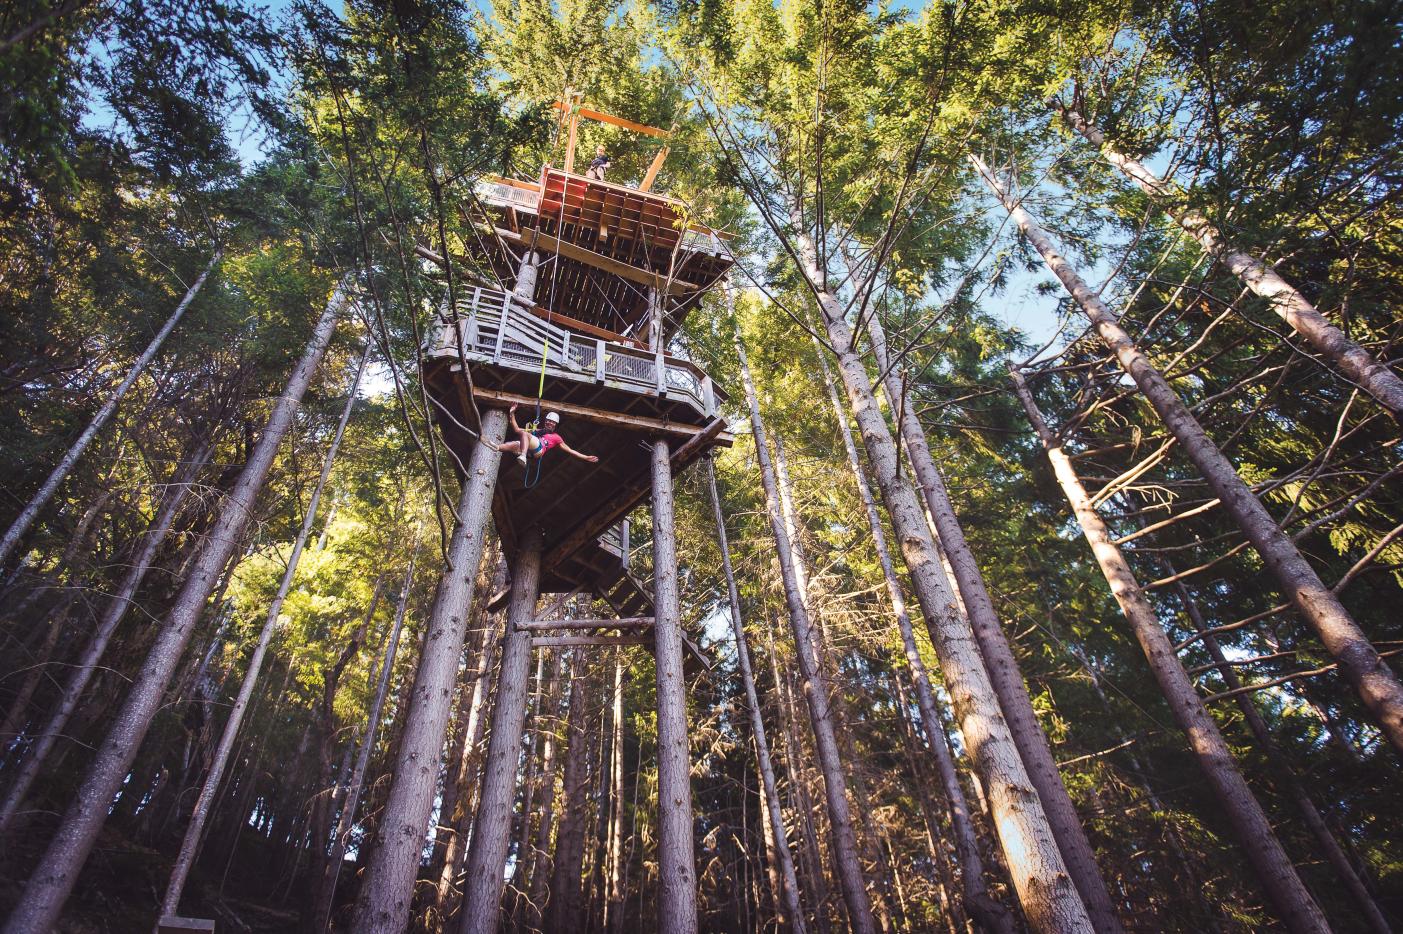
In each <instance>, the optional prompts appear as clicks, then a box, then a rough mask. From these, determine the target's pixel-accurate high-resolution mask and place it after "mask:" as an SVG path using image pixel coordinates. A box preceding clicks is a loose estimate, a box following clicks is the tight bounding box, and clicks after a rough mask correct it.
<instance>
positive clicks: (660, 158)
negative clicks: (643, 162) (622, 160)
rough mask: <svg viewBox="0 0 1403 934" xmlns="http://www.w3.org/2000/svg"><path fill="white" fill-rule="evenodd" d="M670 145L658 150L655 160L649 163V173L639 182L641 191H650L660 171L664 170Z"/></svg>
mask: <svg viewBox="0 0 1403 934" xmlns="http://www.w3.org/2000/svg"><path fill="white" fill-rule="evenodd" d="M669 149H670V147H668V146H664V147H663V148H662V149H659V150H658V154H657V155H656V156H654V157H653V161H652V162H651V163H649V165H648V173H647V174H646V175H644V176H643V181H641V182H639V183H638V190H639V191H650V190H651V189H652V187H653V182H655V181H657V179H658V173H659V172H661V171H662V168H663V162H664V161H665V160H666V159H667V154H668V151H669Z"/></svg>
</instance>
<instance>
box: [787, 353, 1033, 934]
mask: <svg viewBox="0 0 1403 934" xmlns="http://www.w3.org/2000/svg"><path fill="white" fill-rule="evenodd" d="M815 349H816V350H817V351H818V353H817V356H818V362H819V368H820V370H821V371H822V373H823V381H824V384H825V385H826V386H827V388H828V400H829V402H830V403H831V404H832V406H833V414H834V415H835V417H836V418H837V420H838V434H839V435H840V436H841V437H842V439H843V449H844V450H845V451H846V452H847V455H848V467H849V469H850V470H851V471H852V475H853V482H854V483H856V484H857V492H858V496H859V497H860V498H861V499H862V506H863V509H864V510H865V511H866V513H867V525H868V528H869V529H871V532H872V546H873V548H875V549H876V552H877V561H878V563H879V564H880V565H881V567H882V576H883V578H884V579H885V581H886V585H887V596H888V598H889V599H890V600H891V605H892V615H893V616H895V617H896V624H897V628H898V629H899V630H900V631H901V644H902V647H903V649H904V650H905V653H906V665H907V667H908V668H909V669H910V670H911V682H912V684H913V685H914V686H915V689H916V706H917V709H918V710H920V713H921V732H922V733H924V734H925V737H926V746H927V748H928V750H929V751H930V755H931V758H932V759H933V760H934V762H935V771H936V774H937V775H939V776H940V783H941V785H942V786H944V789H945V800H946V805H947V807H948V808H949V810H950V829H951V831H952V832H953V834H954V844H955V852H956V853H957V854H958V856H959V860H960V874H961V890H962V892H963V895H964V902H965V908H966V909H967V910H968V911H969V913H970V915H971V916H973V917H974V918H976V919H977V920H978V921H979V923H980V925H981V926H982V927H983V928H984V930H986V931H988V932H991V934H995V932H998V934H1012V932H1013V930H1014V923H1013V919H1012V917H1010V916H1009V913H1008V909H1007V908H1005V907H1004V906H1003V905H1001V904H1000V903H999V902H998V901H997V900H996V899H995V898H994V897H993V896H991V895H990V894H989V889H988V886H987V885H986V884H985V881H984V862H983V860H982V859H981V858H980V855H979V846H978V843H977V840H976V837H975V833H974V824H973V823H972V821H971V820H970V814H969V803H968V802H967V801H966V800H965V794H964V790H963V789H962V788H961V787H960V779H959V775H958V773H957V772H956V771H955V760H954V759H953V758H952V757H951V755H950V749H949V747H948V746H947V745H946V742H947V740H946V737H945V726H944V723H943V722H942V721H941V719H940V714H939V713H937V712H936V709H935V693H934V692H933V691H932V690H931V686H930V676H929V674H928V673H927V671H926V665H925V662H924V661H923V660H922V659H921V651H920V648H919V647H918V646H917V645H916V633H915V630H914V629H913V628H912V627H911V614H910V613H909V612H908V611H907V609H906V595H905V594H904V593H902V589H901V581H900V580H898V579H897V576H896V567H895V565H893V564H892V559H891V552H890V551H889V550H888V548H887V536H886V531H885V530H884V529H883V527H882V517H881V514H880V513H878V512H877V503H876V501H875V500H874V499H873V498H872V489H871V487H869V486H868V484H867V475H866V473H864V472H863V469H862V463H861V461H859V460H858V456H857V446H856V445H855V444H854V443H853V437H852V431H851V429H850V428H849V427H848V418H847V412H846V411H844V409H843V404H842V401H841V400H840V399H839V398H838V387H837V385H836V384H835V383H834V382H833V375H832V373H831V372H830V371H829V369H828V361H827V360H825V359H824V358H823V351H822V348H820V347H817V339H815ZM884 369H885V367H884Z"/></svg>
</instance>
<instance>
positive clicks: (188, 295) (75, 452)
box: [0, 247, 224, 567]
mask: <svg viewBox="0 0 1403 934" xmlns="http://www.w3.org/2000/svg"><path fill="white" fill-rule="evenodd" d="M223 255H224V250H223V248H222V247H221V248H220V249H218V250H215V251H214V255H213V256H211V257H210V261H209V265H207V266H206V267H205V269H204V271H203V272H201V273H200V275H199V278H197V279H196V280H195V281H194V283H192V284H191V286H190V288H188V289H186V290H185V296H184V297H183V298H181V300H180V303H179V304H178V305H176V306H175V311H173V312H171V316H170V317H169V318H167V319H166V323H165V324H163V325H162V326H161V329H160V330H159V331H157V332H156V336H155V337H153V338H151V342H150V343H149V344H147V345H146V349H145V350H143V351H142V352H141V356H140V357H137V358H136V362H134V363H133V364H132V365H131V369H129V370H127V375H126V377H125V378H124V379H123V380H122V382H121V383H120V384H119V385H118V386H117V388H116V389H115V390H114V391H113V393H112V395H111V396H110V397H109V398H108V400H107V401H106V402H105V403H103V405H102V408H100V409H98V412H97V414H96V415H94V416H93V419H92V421H90V422H88V426H87V427H86V428H84V429H83V433H82V434H80V435H79V436H78V439H77V440H76V441H74V442H73V444H72V445H71V446H70V447H69V448H68V451H67V452H66V453H65V454H64V455H63V457H62V458H61V459H60V460H59V462H58V465H57V466H55V467H54V469H53V472H52V473H50V474H49V476H48V478H47V479H46V480H45V481H44V483H43V485H42V486H40V487H39V490H38V492H36V493H35V494H34V496H33V497H31V498H30V500H29V502H28V503H27V504H25V507H24V509H23V511H21V512H20V514H19V515H18V516H16V517H15V521H14V522H12V523H11V524H10V528H9V529H8V530H7V531H6V532H5V537H4V538H3V539H0V567H4V566H5V563H6V562H7V561H9V560H10V555H11V554H12V553H13V552H14V550H15V548H16V546H18V545H19V542H20V539H21V538H22V537H23V536H24V533H25V532H27V531H29V527H30V526H31V525H33V524H34V520H35V519H37V518H38V517H39V511H40V510H41V509H43V508H44V507H45V506H46V505H48V502H49V500H51V499H53V497H54V494H55V493H57V492H58V488H59V485H60V484H61V483H63V481H64V479H65V478H66V477H67V476H68V475H69V474H70V473H72V472H73V467H74V465H75V464H77V463H78V458H80V457H82V456H83V452H84V451H86V450H87V449H88V445H90V444H92V443H93V439H94V438H96V437H97V434H98V432H100V431H101V430H102V428H103V426H104V425H106V424H107V422H108V421H109V420H110V419H111V418H112V413H114V412H116V411H117V405H118V404H119V403H120V402H121V401H122V397H123V396H125V395H126V394H127V392H128V391H129V390H130V389H131V388H132V386H134V385H136V381H137V380H138V379H140V378H141V374H142V373H145V372H146V368H147V367H148V366H150V364H151V361H152V360H154V359H155V358H156V354H157V353H158V352H159V351H160V349H161V345H162V344H164V343H165V342H166V338H167V337H170V333H171V331H174V330H175V326H176V325H177V324H179V323H180V319H181V318H182V317H184V315H185V310H186V309H187V308H189V307H190V303H191V302H193V301H194V300H195V296H196V295H198V294H200V289H202V288H203V287H204V284H205V280H206V279H208V278H209V274H210V273H211V272H213V271H214V267H215V266H217V265H219V260H220V257H222V256H223Z"/></svg>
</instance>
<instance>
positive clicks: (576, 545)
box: [419, 95, 733, 930]
mask: <svg viewBox="0 0 1403 934" xmlns="http://www.w3.org/2000/svg"><path fill="white" fill-rule="evenodd" d="M567 97H568V98H569V100H568V103H566V104H557V107H558V108H559V109H560V111H561V113H562V119H561V125H560V132H561V136H562V137H563V138H564V142H565V150H564V152H565V155H564V159H563V167H561V168H556V167H554V166H551V165H546V166H545V167H544V168H543V169H542V170H541V173H540V175H539V176H538V177H537V178H535V179H533V180H521V179H511V178H501V177H494V176H489V177H486V178H484V179H482V180H481V181H480V182H479V183H478V184H477V186H476V191H475V195H476V197H475V199H473V201H474V203H473V204H472V205H471V206H465V208H464V210H465V211H466V212H467V213H468V215H469V216H470V217H472V218H473V219H474V220H475V221H476V224H475V227H476V231H477V233H478V234H479V235H480V236H479V237H478V238H477V241H476V243H474V244H472V247H471V248H472V249H473V251H474V253H475V254H476V255H475V257H474V258H475V259H476V260H477V263H476V265H477V267H478V268H482V269H490V270H491V271H492V273H493V274H494V276H495V278H496V280H497V281H495V282H486V281H467V282H465V281H464V279H463V274H462V273H461V272H457V270H458V269H460V268H461V267H457V266H455V279H456V286H455V289H454V297H453V300H452V301H451V302H450V303H448V306H447V307H445V308H444V309H443V310H442V312H441V314H440V322H439V326H438V328H437V329H436V331H435V333H434V334H433V335H432V337H431V338H430V340H429V341H428V343H427V345H426V347H425V352H424V379H425V385H426V388H427V390H428V392H429V394H430V396H431V400H432V404H433V406H434V408H435V409H436V416H437V418H438V423H439V427H440V430H441V431H442V434H443V437H444V439H445V441H446V442H447V444H448V446H449V448H451V449H452V451H453V453H454V455H455V457H456V461H457V464H458V465H459V467H460V470H461V471H463V472H464V473H465V483H474V482H482V483H491V482H494V483H495V489H494V491H493V494H492V515H493V518H494V520H495V524H496V528H497V530H498V533H499V535H500V537H501V541H502V544H503V548H504V550H505V552H506V555H507V557H508V562H509V566H510V568H511V570H512V576H513V584H512V588H511V590H510V591H509V592H508V593H506V594H499V595H496V596H495V597H494V598H493V599H494V601H495V602H496V603H498V604H501V603H503V602H504V601H509V602H510V608H509V610H508V623H507V627H508V631H507V637H506V642H505V643H504V649H503V662H502V675H501V679H500V682H499V690H498V707H499V708H500V707H501V706H502V704H503V698H506V697H508V696H511V697H513V698H514V697H515V694H512V691H513V690H514V688H513V686H512V685H510V684H509V683H508V678H509V673H508V655H509V653H511V652H512V651H513V645H521V644H526V645H529V648H537V649H540V648H546V647H578V646H597V645H617V644H634V645H642V646H644V647H646V648H647V649H648V650H650V651H652V652H654V654H655V656H656V657H657V669H658V683H659V697H658V704H659V722H660V727H659V730H660V745H662V743H661V736H662V734H663V733H664V732H665V731H666V729H667V728H666V727H664V726H663V724H664V721H666V722H668V723H670V724H672V729H674V731H675V730H676V729H680V730H681V731H682V733H681V736H682V738H683V739H684V740H685V730H686V724H685V719H680V720H679V718H684V717H685V709H686V708H685V695H684V692H685V684H684V683H683V682H684V678H683V677H682V673H683V672H682V666H683V665H685V667H686V669H688V670H692V671H695V670H696V669H697V668H698V666H704V665H705V664H706V663H705V660H704V659H703V658H702V656H701V653H700V652H699V651H698V650H697V648H696V645H695V643H694V642H693V640H692V639H691V638H688V636H687V634H686V632H685V631H684V629H685V627H684V626H683V623H682V621H681V620H680V617H679V613H678V608H677V583H676V573H677V572H676V557H675V544H674V542H673V533H672V528H671V522H672V518H671V517H672V477H673V476H674V475H675V474H677V473H678V472H680V471H682V470H684V469H686V467H687V466H688V465H689V464H691V463H693V462H694V461H696V460H697V459H698V458H699V457H701V456H702V455H704V454H706V453H707V452H708V451H710V450H711V449H712V448H714V447H716V446H718V445H729V444H730V443H731V436H730V435H729V434H728V433H727V431H726V423H725V421H724V419H723V418H722V416H721V413H720V403H721V402H722V400H723V394H722V393H721V392H720V390H718V389H717V388H716V387H715V386H714V385H713V383H712V380H711V378H710V377H709V376H708V375H707V374H706V373H705V372H703V371H702V370H701V368H700V367H698V366H697V365H696V364H694V363H692V362H691V361H690V360H687V359H685V358H683V357H680V356H674V355H672V354H670V353H668V347H669V343H670V339H671V338H672V337H673V335H674V334H675V333H676V332H677V329H678V328H679V327H680V326H681V325H682V323H683V321H684V320H685V318H686V316H687V314H688V313H690V312H691V311H693V310H694V309H696V308H697V307H698V306H699V305H700V303H701V300H702V297H703V295H705V294H706V292H707V291H708V290H709V289H711V288H713V287H715V286H716V285H717V284H718V282H719V281H720V279H721V278H722V277H723V276H724V275H725V274H726V272H727V270H728V269H729V268H730V266H731V264H732V262H733V258H732V255H731V252H730V250H729V248H728V247H727V244H726V237H725V236H723V235H722V234H720V233H718V232H716V231H713V230H710V229H708V228H707V227H705V226H702V225H701V224H698V223H695V222H693V221H691V220H690V217H689V212H688V210H687V208H686V206H685V205H684V204H683V203H682V202H680V201H678V200H676V199H673V198H669V197H666V196H665V195H662V194H659V193H656V192H654V191H652V190H651V189H652V186H653V182H654V181H655V180H656V179H657V176H658V172H659V170H660V169H661V167H662V164H663V160H664V158H665V157H666V155H667V149H666V148H662V149H661V151H659V152H658V154H657V156H656V158H654V160H653V162H652V164H651V166H650V167H649V168H648V170H647V172H646V174H645V175H644V177H643V178H642V179H641V180H640V181H638V183H637V184H636V185H631V184H628V183H626V182H625V181H624V180H621V179H615V178H612V177H610V178H608V179H607V180H605V179H602V178H599V177H593V173H591V175H581V174H577V173H576V172H575V171H574V168H575V166H574V155H575V147H576V141H577V138H578V125H579V121H580V120H581V119H593V120H599V121H603V122H605V123H610V124H613V125H616V126H620V127H623V128H624V129H626V130H630V131H633V132H638V133H642V134H645V135H650V136H655V137H660V138H663V139H665V138H666V137H667V135H668V133H667V131H663V130H659V129H656V128H653V127H647V126H643V125H641V124H636V123H631V122H629V121H626V120H621V119H619V118H617V117H613V116H610V115H608V114H603V113H599V112H597V111H592V110H588V109H585V108H583V107H581V106H580V103H579V100H578V98H577V97H573V96H570V95H567ZM419 252H420V255H421V256H424V257H428V258H431V259H433V260H435V261H437V262H439V263H445V258H444V257H440V256H437V255H435V254H433V253H432V251H430V250H427V249H421V250H420V251H419ZM464 265H466V264H464ZM513 404H515V405H518V406H519V410H518V418H519V420H520V421H521V423H522V424H523V425H525V424H526V423H527V422H529V421H532V420H535V419H538V418H541V417H543V416H544V414H545V413H546V412H548V411H554V412H558V413H559V414H560V415H561V418H562V421H561V426H560V428H559V431H560V433H561V434H562V435H563V436H564V437H565V439H566V442H567V443H568V444H569V445H570V446H571V447H572V448H574V449H576V450H578V451H580V452H582V453H585V454H594V455H597V456H598V458H599V461H598V463H588V462H586V461H583V460H579V459H576V458H574V457H570V456H568V455H567V454H565V453H564V452H562V451H558V450H557V451H552V452H550V453H548V454H547V455H546V456H545V457H544V458H542V459H541V460H540V461H534V460H533V461H531V462H529V464H528V467H527V468H526V469H524V470H523V468H522V467H521V466H520V464H519V463H518V461H517V459H516V458H515V456H512V455H502V456H501V457H500V462H499V464H498V465H497V466H496V475H495V477H482V478H478V477H474V476H471V475H470V474H471V473H472V472H473V467H472V464H471V463H470V461H472V460H473V458H474V455H475V453H477V452H476V450H475V449H478V448H480V447H481V446H482V445H483V444H484V443H485V444H486V446H487V447H495V445H494V444H492V443H491V442H492V438H493V437H494V433H498V434H496V435H495V436H496V437H500V434H499V433H500V432H501V431H502V428H501V422H502V414H501V413H502V410H504V409H506V408H508V407H509V406H511V405H513ZM513 437H514V436H511V435H510V434H509V436H508V437H507V440H512V439H513ZM480 439H481V441H480ZM479 457H480V454H479ZM645 499H651V500H652V503H653V523H654V524H653V545H654V553H653V562H652V578H653V579H652V581H651V582H650V583H645V582H644V581H643V580H640V579H639V577H638V576H635V574H634V573H632V572H631V570H630V560H629V554H630V539H631V537H632V536H631V535H630V526H629V520H628V516H629V513H630V512H632V511H633V510H634V509H635V507H637V506H639V505H640V504H642V503H643V501H644V500H645ZM660 499H661V500H665V502H662V501H660ZM528 552H531V553H532V554H531V556H530V557H529V561H528V558H527V557H526V555H527V553H528ZM537 561H538V564H536V567H537V568H538V570H535V571H529V570H522V568H524V567H525V564H524V563H523V562H527V563H530V562H537ZM532 575H534V576H536V577H537V580H536V581H535V582H532V583H531V585H530V586H529V587H528V588H527V589H528V590H529V589H534V590H535V591H536V593H520V592H519V591H520V590H521V586H522V585H521V581H522V580H523V579H524V576H532ZM541 593H558V594H562V595H563V596H561V597H560V598H558V599H556V600H554V601H553V602H551V603H550V604H549V606H548V607H547V608H545V609H542V610H539V611H538V610H537V609H536V606H537V599H538V597H539V595H540V594H541ZM576 594H581V595H593V596H595V597H597V598H599V599H600V600H602V601H604V603H606V604H607V605H608V606H609V607H610V608H611V610H612V613H613V616H608V615H607V614H605V615H603V616H602V618H596V619H561V618H558V617H559V611H560V609H561V608H562V607H565V606H568V605H569V604H570V602H571V601H570V599H569V598H570V597H571V596H573V595H576ZM524 607H525V608H526V609H523V608H524ZM529 648H527V649H525V650H524V651H526V652H527V653H528V654H529ZM674 655H675V656H677V657H675V658H674V657H672V656H674ZM511 703H512V704H513V705H515V703H516V702H515V700H512V702H511ZM505 715H506V716H508V720H507V721H505V722H503V721H501V718H502V716H504V714H503V713H502V711H501V710H500V709H498V710H497V711H494V719H493V730H492V734H491V744H492V745H491V747H490V748H489V750H488V754H487V758H488V760H489V761H493V760H494V757H495V754H496V750H497V748H498V744H499V742H501V743H505V744H508V745H507V746H505V747H503V748H505V749H510V748H513V747H512V746H511V745H510V744H511V743H513V742H518V743H519V740H520V736H521V718H522V717H523V716H524V710H523V711H517V710H509V711H507V712H506V714H505ZM512 718H515V719H514V722H513V720H512ZM499 730H501V731H502V732H501V736H500V740H499ZM674 745H677V744H674ZM680 745H681V747H682V748H681V750H680V755H681V756H682V757H684V758H683V760H682V761H681V769H682V775H681V776H680V779H676V780H680V781H681V782H683V783H684V785H685V780H686V776H685V772H686V761H685V756H686V749H685V742H682V743H681V744H680ZM669 754H670V755H674V756H675V754H674V753H669ZM661 757H662V754H661V753H660V763H659V768H660V775H661V774H662V772H663V771H664V770H665V766H666V763H664V762H663V761H662V758H661ZM510 758H511V761H512V762H513V763H514V762H515V761H516V756H515V753H510ZM670 768H671V771H672V772H673V773H676V772H677V765H676V763H675V762H674V765H673V766H671V767H670ZM514 775H515V773H514V771H513V773H512V776H513V780H514ZM492 786H493V779H492V777H491V775H489V776H488V777H487V778H486V780H485V782H484V788H483V793H482V796H481V798H480V804H479V813H478V820H479V822H480V823H479V825H478V826H484V827H485V826H487V825H486V824H482V823H481V821H483V820H484V817H485V816H488V817H490V813H487V812H490V811H491V809H492V807H494V806H496V805H494V804H493V801H496V802H497V805H501V804H502V803H503V801H505V804H506V806H508V807H509V806H510V800H511V799H510V797H507V798H505V799H503V795H504V794H508V795H509V794H510V793H511V792H510V789H507V790H506V791H504V790H503V789H502V788H500V787H492ZM688 797H689V796H688ZM679 803H680V801H679ZM661 823H662V825H663V831H662V833H663V835H664V836H667V835H668V834H671V835H673V836H680V835H681V834H682V832H683V830H682V829H679V828H685V837H686V839H685V840H683V841H679V845H685V847H686V851H687V854H688V860H689V862H690V852H691V829H690V828H691V816H690V801H689V800H688V804H687V814H686V816H685V818H683V819H681V820H680V821H679V820H674V821H671V822H670V821H669V819H668V817H667V815H666V814H664V815H662V819H661ZM670 823H671V826H672V827H673V828H674V830H672V831H669V830H668V829H667V828H668V826H669V824H670ZM506 846H507V844H506V842H505V837H503V839H502V842H501V844H500V847H499V846H498V845H497V844H496V843H495V842H494V840H493V839H490V838H488V837H480V836H479V835H478V831H475V832H474V843H473V847H472V852H471V853H470V854H469V865H468V880H467V882H466V885H467V889H466V895H465V898H466V899H467V901H466V902H465V909H464V911H465V914H471V913H472V912H475V911H479V910H483V911H487V912H489V913H494V912H495V908H493V907H491V906H493V905H495V903H496V900H497V899H498V898H499V897H500V885H499V884H497V883H493V882H492V881H491V880H492V879H494V878H495V879H496V880H498V883H499V882H500V879H501V869H502V858H504V857H505V856H506V849H505V848H506ZM499 851H500V852H499ZM479 870H480V871H481V873H480V874H481V880H478V881H474V880H475V878H476V877H475V873H477V872H478V871H479ZM482 880H487V881H482ZM479 882H481V884H482V885H483V886H485V888H484V889H483V890H482V891H481V892H479V893H477V894H476V895H475V894H474V886H475V885H478V884H479ZM494 885H495V889H496V892H495V894H493V892H492V891H490V889H491V888H492V887H493V886H494ZM493 916H494V917H495V914H494V915H493ZM489 929H490V927H484V928H483V930H489ZM465 930H466V929H465Z"/></svg>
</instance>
